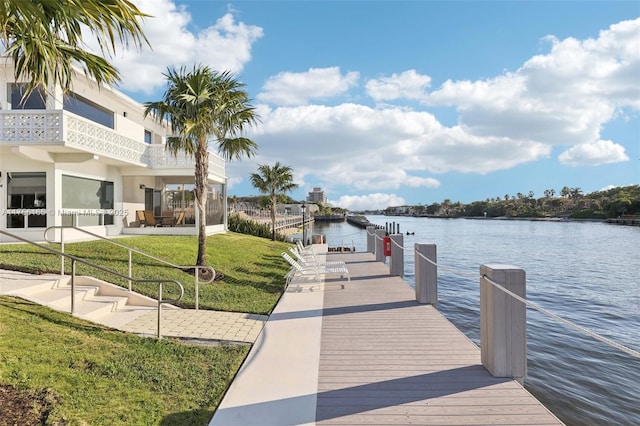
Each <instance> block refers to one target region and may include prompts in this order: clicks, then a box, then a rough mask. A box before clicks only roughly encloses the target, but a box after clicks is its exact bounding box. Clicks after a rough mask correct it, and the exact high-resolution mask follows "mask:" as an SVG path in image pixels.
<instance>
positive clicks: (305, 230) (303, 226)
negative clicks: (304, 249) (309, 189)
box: [300, 203, 307, 246]
mask: <svg viewBox="0 0 640 426" xmlns="http://www.w3.org/2000/svg"><path fill="white" fill-rule="evenodd" d="M300 209H302V244H303V245H305V246H306V245H307V226H306V220H305V219H306V217H305V211H306V209H307V206H305V205H304V203H303V204H302V205H301V206H300Z"/></svg>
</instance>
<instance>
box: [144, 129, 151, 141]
mask: <svg viewBox="0 0 640 426" xmlns="http://www.w3.org/2000/svg"><path fill="white" fill-rule="evenodd" d="M151 140H152V134H151V132H150V131H148V130H145V131H144V141H145V143H151Z"/></svg>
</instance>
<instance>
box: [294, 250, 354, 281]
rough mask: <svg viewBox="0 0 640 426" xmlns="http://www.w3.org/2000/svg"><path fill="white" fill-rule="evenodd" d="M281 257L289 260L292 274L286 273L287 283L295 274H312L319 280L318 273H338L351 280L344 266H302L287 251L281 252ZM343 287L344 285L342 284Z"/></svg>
mask: <svg viewBox="0 0 640 426" xmlns="http://www.w3.org/2000/svg"><path fill="white" fill-rule="evenodd" d="M282 257H283V258H284V259H285V260H286V261H287V262H289V264H290V265H291V267H292V271H290V272H293V273H292V274H291V273H288V274H287V275H286V277H287V285H288V284H289V282H291V279H293V277H294V276H295V275H302V276H309V275H313V276H314V277H315V279H316V280H317V281H320V274H324V275H340V277H341V278H343V277H345V276H346V277H347V281H349V282H350V281H351V276H350V275H349V270H348V269H347V268H346V266H338V265H335V266H321V265H311V266H303V265H301V264H300V263H298V262H296V261H295V260H294V259H293V258H292V257H291V256H289V255H288V254H287V253H285V252H282ZM342 287H343V288H344V285H343V286H342Z"/></svg>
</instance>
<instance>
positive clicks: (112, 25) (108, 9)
mask: <svg viewBox="0 0 640 426" xmlns="http://www.w3.org/2000/svg"><path fill="white" fill-rule="evenodd" d="M146 16H148V15H146V14H144V13H142V12H141V11H140V10H139V9H138V8H137V7H136V6H135V5H134V4H133V3H132V2H130V1H129V0H82V1H77V0H55V1H51V0H0V40H1V42H2V45H3V47H4V48H5V50H4V52H3V55H5V56H9V57H11V58H12V59H13V63H14V64H15V73H14V74H15V77H16V80H18V79H25V80H26V81H27V86H26V89H25V93H24V96H25V97H27V96H29V94H30V93H31V92H32V91H33V90H34V89H36V88H37V87H42V88H44V89H47V88H48V87H49V84H50V83H57V84H59V85H60V86H61V87H62V89H63V91H64V92H67V91H69V89H70V87H71V79H72V74H73V67H72V65H73V64H75V63H78V64H80V66H81V67H82V68H83V70H84V72H85V74H86V75H87V76H88V77H90V78H93V79H94V80H95V81H96V82H97V83H98V84H113V83H115V82H117V81H119V80H120V74H119V73H118V71H117V69H116V68H115V67H114V66H113V65H112V64H111V63H110V62H109V61H107V60H106V59H105V58H103V57H101V56H99V55H96V54H93V53H90V52H88V51H86V50H84V49H83V46H84V43H83V40H82V29H83V25H84V26H86V27H88V28H89V30H90V31H91V32H92V33H93V34H94V35H95V36H96V39H97V41H98V44H99V46H100V48H101V49H102V54H112V53H114V51H115V48H116V42H117V41H120V42H122V43H123V44H125V45H127V44H128V43H132V44H134V45H136V46H137V47H140V46H142V44H143V43H146V44H148V41H147V39H146V37H145V35H144V33H143V32H142V29H141V27H140V23H141V21H140V19H141V18H144V17H146Z"/></svg>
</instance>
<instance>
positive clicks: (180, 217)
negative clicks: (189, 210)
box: [173, 211, 184, 226]
mask: <svg viewBox="0 0 640 426" xmlns="http://www.w3.org/2000/svg"><path fill="white" fill-rule="evenodd" d="M183 222H184V211H181V212H179V213H178V216H177V217H176V218H175V221H174V222H173V225H174V226H178V225H184V223H183Z"/></svg>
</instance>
